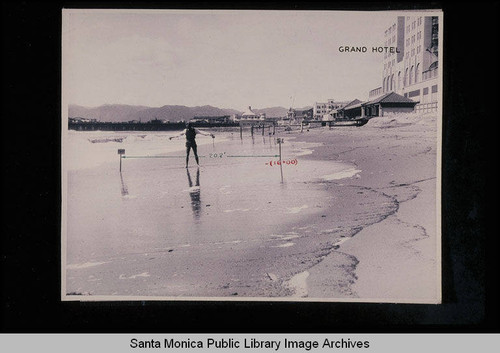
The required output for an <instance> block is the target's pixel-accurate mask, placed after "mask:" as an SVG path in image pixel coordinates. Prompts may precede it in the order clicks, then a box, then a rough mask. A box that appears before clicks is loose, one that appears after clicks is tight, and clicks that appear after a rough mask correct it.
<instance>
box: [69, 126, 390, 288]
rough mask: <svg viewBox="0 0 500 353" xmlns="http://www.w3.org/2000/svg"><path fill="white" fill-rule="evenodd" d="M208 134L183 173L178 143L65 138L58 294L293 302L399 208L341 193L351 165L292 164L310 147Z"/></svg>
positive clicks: (164, 137)
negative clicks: (62, 290)
mask: <svg viewBox="0 0 500 353" xmlns="http://www.w3.org/2000/svg"><path fill="white" fill-rule="evenodd" d="M214 133H215V134H216V138H215V140H212V138H210V137H205V136H199V137H197V140H198V154H199V156H200V167H197V166H196V163H195V161H194V158H193V156H191V159H190V167H189V168H185V151H184V150H185V147H184V140H183V139H177V140H172V141H170V140H169V139H168V137H169V136H172V135H175V133H171V132H169V133H156V132H153V133H150V132H148V133H137V132H134V133H109V132H97V133H95V132H91V133H87V132H70V133H69V134H68V140H67V143H66V144H65V146H64V147H63V148H64V157H65V163H64V165H65V166H66V171H67V174H66V176H67V184H66V187H67V190H66V193H65V195H66V196H65V197H66V204H67V207H66V210H65V211H66V215H65V217H64V220H65V221H66V222H65V226H66V227H65V240H66V241H65V244H66V248H65V261H66V265H67V266H66V270H67V271H66V274H67V278H66V280H67V281H66V289H67V290H66V291H67V293H78V294H82V293H86V294H88V295H94V296H95V295H104V296H106V295H119V296H134V295H146V296H176V297H178V296H181V297H182V296H186V297H193V296H194V297H225V296H232V295H235V293H237V295H239V296H246V297H271V296H290V295H293V294H294V293H293V288H291V287H290V286H289V285H285V284H286V283H288V284H289V280H290V279H291V278H294V277H293V276H295V275H297V274H300V273H302V272H303V271H305V270H307V269H308V268H310V267H311V266H313V265H314V264H316V263H318V262H319V261H321V259H322V258H323V257H324V256H326V255H328V254H329V253H330V252H331V251H334V250H335V248H336V246H337V245H338V244H339V243H340V242H342V241H344V240H345V239H346V238H348V237H349V236H352V235H353V234H355V232H357V231H359V230H360V229H361V228H362V227H363V226H364V225H367V224H371V223H373V222H376V221H378V220H380V218H382V217H385V215H387V213H388V212H390V211H391V210H393V209H394V207H396V206H395V205H394V203H393V200H391V199H390V198H388V197H387V196H385V195H383V194H380V193H377V192H375V191H373V190H367V189H365V188H357V187H353V186H344V185H342V183H341V182H342V180H344V179H346V178H359V177H362V171H361V170H359V169H357V168H356V166H355V165H352V164H349V163H344V162H342V161H315V160H310V159H303V158H301V157H302V156H304V155H306V154H310V153H312V151H313V150H314V148H315V147H317V146H318V145H317V144H312V143H303V142H296V141H295V139H294V136H293V135H286V134H282V135H280V136H278V135H277V136H269V135H267V136H261V135H258V134H256V135H255V136H254V137H253V138H252V137H251V136H248V134H245V135H244V136H243V139H240V135H239V131H233V132H230V131H226V132H220V133H218V132H214ZM275 137H281V138H284V143H283V144H282V145H281V156H282V158H281V164H282V165H281V168H280V165H279V164H278V163H277V162H278V161H279V158H278V157H276V156H277V155H279V144H277V142H276V138H275ZM118 148H124V149H125V150H126V156H127V158H125V159H123V160H122V172H121V173H120V172H119V157H118V155H117V149H118ZM282 176H283V177H282ZM295 278H296V277H295ZM292 283H293V281H292ZM302 291H303V290H302V289H300V290H299V292H302ZM295 294H296V293H295Z"/></svg>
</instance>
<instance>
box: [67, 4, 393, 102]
mask: <svg viewBox="0 0 500 353" xmlns="http://www.w3.org/2000/svg"><path fill="white" fill-rule="evenodd" d="M396 17H397V14H396V13H391V12H371V13H367V12H364V13H363V12H330V11H319V12H316V11H314V12H311V11H307V12H302V11H301V12H291V11H265V12H263V11H190V12H189V11H154V12H153V11H137V10H135V11H117V10H107V11H103V10H99V11H89V10H65V11H64V14H63V97H64V99H65V101H66V102H67V103H69V104H79V105H83V106H87V107H94V106H98V105H101V104H132V105H146V106H151V107H160V106H163V105H167V104H168V105H186V106H198V105H213V106H217V107H220V108H233V109H237V110H244V109H245V108H246V107H248V106H252V107H255V108H266V107H272V106H283V107H286V108H288V107H290V106H293V107H303V106H307V105H313V104H314V102H321V101H326V100H327V99H328V98H334V99H337V100H352V99H355V98H359V99H361V100H364V99H367V98H368V91H369V90H370V89H373V88H376V87H378V86H381V81H382V60H383V54H375V53H371V50H370V48H371V47H372V46H383V45H384V43H383V42H384V36H383V35H384V31H385V29H387V28H388V27H389V26H390V25H391V24H392V23H394V21H395V19H396ZM342 45H347V46H367V47H368V48H369V50H368V51H369V53H341V52H339V50H338V48H339V46H342Z"/></svg>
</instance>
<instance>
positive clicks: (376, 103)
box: [361, 92, 417, 117]
mask: <svg viewBox="0 0 500 353" xmlns="http://www.w3.org/2000/svg"><path fill="white" fill-rule="evenodd" d="M416 105H417V102H415V101H413V100H412V99H410V98H407V97H404V96H402V95H400V94H397V93H395V92H389V93H386V94H384V95H383V96H381V97H378V98H375V99H374V100H371V101H368V102H366V103H363V104H361V109H362V110H361V116H366V117H374V116H386V115H389V114H394V113H411V112H413V111H414V109H415V106H416Z"/></svg>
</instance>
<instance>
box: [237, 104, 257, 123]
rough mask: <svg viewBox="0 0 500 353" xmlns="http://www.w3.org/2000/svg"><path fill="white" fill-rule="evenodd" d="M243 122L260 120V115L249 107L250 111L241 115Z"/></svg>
mask: <svg viewBox="0 0 500 353" xmlns="http://www.w3.org/2000/svg"><path fill="white" fill-rule="evenodd" d="M240 119H241V120H259V119H260V117H259V115H258V114H256V113H255V112H254V111H253V110H252V107H251V106H248V109H247V110H246V111H245V112H244V113H243V114H241V117H240Z"/></svg>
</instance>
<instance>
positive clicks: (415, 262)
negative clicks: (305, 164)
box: [298, 115, 441, 303]
mask: <svg viewBox="0 0 500 353" xmlns="http://www.w3.org/2000/svg"><path fill="white" fill-rule="evenodd" d="M298 139H299V140H303V141H315V142H322V143H323V146H321V147H319V148H316V149H315V150H314V152H313V154H312V155H310V156H307V157H306V158H316V159H321V160H329V159H334V160H338V159H340V160H343V161H348V162H351V163H354V164H355V165H356V166H357V168H358V169H360V170H362V172H361V173H360V175H359V176H360V177H359V178H352V179H348V180H342V181H341V182H340V183H341V184H344V185H353V186H354V185H355V186H360V187H364V188H367V189H368V190H371V191H374V192H379V193H383V194H385V195H387V196H389V197H391V198H392V199H393V200H394V201H395V202H396V204H397V208H396V209H395V210H394V212H392V213H390V214H389V215H388V216H387V217H386V218H384V219H382V220H380V221H379V222H376V223H374V224H372V225H370V226H368V227H364V228H363V229H362V230H361V231H360V232H359V233H357V234H355V236H354V237H353V238H350V239H347V240H346V241H345V242H343V243H342V244H341V245H340V247H339V248H338V249H337V250H335V251H333V252H332V253H331V254H330V255H329V256H327V257H325V258H324V259H323V261H321V262H320V263H319V264H317V265H316V266H314V267H312V268H310V269H309V270H308V274H309V276H308V277H307V280H306V283H305V284H302V287H304V286H306V287H307V296H308V297H310V298H338V297H344V298H345V299H348V298H362V299H363V300H367V301H375V302H377V301H383V302H387V301H389V302H417V303H418V302H420V303H437V302H439V301H440V292H441V291H440V275H439V270H440V263H439V261H440V257H439V244H440V239H439V236H440V235H439V234H438V232H437V224H438V223H437V222H438V219H437V217H438V213H437V207H436V192H437V178H436V176H437V168H436V160H437V119H436V117H435V115H423V116H419V115H406V116H392V117H383V118H375V119H372V120H371V121H370V122H369V123H368V124H367V125H365V126H363V127H349V128H347V127H342V128H340V127H339V128H332V129H331V130H328V129H322V130H321V131H313V130H311V131H310V132H307V133H303V134H301V135H299V137H298ZM336 183H339V182H336ZM346 258H349V259H350V262H348V265H346V261H345V259H346ZM339 279H342V281H343V283H341V284H340V283H339ZM302 292H304V289H302Z"/></svg>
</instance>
